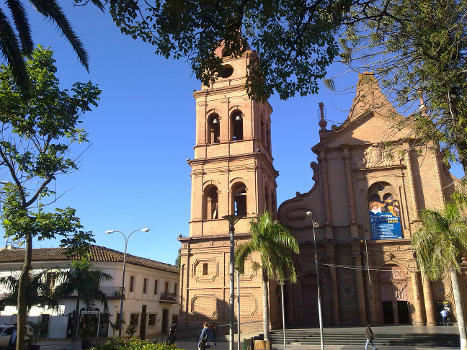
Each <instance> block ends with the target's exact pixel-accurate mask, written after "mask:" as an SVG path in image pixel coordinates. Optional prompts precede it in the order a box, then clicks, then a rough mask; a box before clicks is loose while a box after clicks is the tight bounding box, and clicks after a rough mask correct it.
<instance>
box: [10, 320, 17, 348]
mask: <svg viewBox="0 0 467 350" xmlns="http://www.w3.org/2000/svg"><path fill="white" fill-rule="evenodd" d="M17 335H18V332H17V331H16V324H15V325H14V326H13V332H12V333H11V336H10V341H9V342H8V349H16V336H17Z"/></svg>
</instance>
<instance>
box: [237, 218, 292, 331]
mask: <svg viewBox="0 0 467 350" xmlns="http://www.w3.org/2000/svg"><path fill="white" fill-rule="evenodd" d="M250 231H251V239H250V241H248V242H247V243H244V244H242V245H239V246H238V247H237V249H236V250H235V266H236V268H237V269H238V270H239V271H240V273H242V272H243V269H244V266H245V260H246V259H247V258H248V257H249V256H250V255H252V254H254V253H259V256H260V261H259V262H254V266H253V267H254V268H257V269H261V272H262V282H263V284H262V289H263V328H264V339H265V340H269V293H268V282H269V279H275V280H278V281H285V280H287V279H289V280H290V281H292V282H295V281H296V279H297V275H296V272H295V265H294V256H295V255H296V254H298V253H299V248H298V243H297V240H296V239H295V237H294V236H292V234H291V233H290V231H289V230H288V229H287V228H286V227H284V226H282V225H281V224H280V223H279V222H278V221H277V220H273V219H272V217H271V214H270V213H269V212H265V213H263V214H262V215H261V216H260V217H259V218H258V219H256V220H251V221H250Z"/></svg>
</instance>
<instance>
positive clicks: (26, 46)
mask: <svg viewBox="0 0 467 350" xmlns="http://www.w3.org/2000/svg"><path fill="white" fill-rule="evenodd" d="M24 2H25V1H24V0H6V1H5V8H2V7H3V6H2V7H0V52H1V53H2V54H3V57H4V58H5V59H6V61H7V62H8V65H9V66H10V68H11V71H12V74H13V77H14V79H15V81H16V83H17V84H18V86H19V87H20V88H21V89H22V91H23V95H24V96H25V97H29V94H30V93H29V88H30V81H29V78H30V77H29V76H28V73H27V68H26V64H25V62H24V57H23V55H27V56H30V55H31V54H32V52H33V49H34V43H33V40H32V35H31V29H30V27H29V20H28V17H27V15H26V11H25V9H24V6H23V3H24ZM29 2H30V3H31V4H32V5H33V6H34V8H35V9H36V10H37V12H39V13H40V14H41V15H43V16H44V17H46V18H47V19H49V20H51V21H52V22H53V23H54V24H56V25H57V28H58V29H59V30H60V31H61V32H62V34H63V36H64V37H65V38H66V39H67V40H68V42H69V43H70V44H71V46H72V47H73V49H74V50H75V52H76V54H77V55H78V58H79V60H80V62H81V64H82V65H83V66H84V67H86V69H87V70H89V65H88V54H87V53H86V50H85V49H84V47H83V44H82V42H81V40H80V39H79V37H78V36H77V35H76V34H75V32H74V31H73V28H72V26H71V24H70V22H69V21H68V19H67V17H66V16H65V14H64V13H63V10H62V9H61V7H60V6H59V5H58V3H57V1H56V0H29ZM76 2H78V1H76ZM91 2H92V3H93V4H94V5H96V6H97V7H98V8H100V9H101V10H103V9H104V6H103V3H102V2H101V1H100V0H91ZM6 8H8V10H9V11H8V12H9V15H10V17H11V20H13V23H11V20H10V18H9V16H8V15H7V13H8V12H7V11H6ZM13 24H14V25H13ZM15 30H16V31H15Z"/></svg>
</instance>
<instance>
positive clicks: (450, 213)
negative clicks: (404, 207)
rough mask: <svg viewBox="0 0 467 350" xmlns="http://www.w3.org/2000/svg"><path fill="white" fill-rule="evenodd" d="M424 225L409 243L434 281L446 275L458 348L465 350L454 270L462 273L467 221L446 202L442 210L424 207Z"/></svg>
mask: <svg viewBox="0 0 467 350" xmlns="http://www.w3.org/2000/svg"><path fill="white" fill-rule="evenodd" d="M421 220H422V223H423V226H422V227H421V228H420V229H419V230H418V231H417V232H415V234H414V236H413V237H412V244H413V246H414V247H415V249H416V253H417V255H416V256H417V260H418V262H419V264H420V265H421V266H422V268H423V270H424V271H425V273H426V274H427V276H428V277H429V278H430V279H432V280H436V279H439V278H441V277H443V276H444V275H446V274H449V275H450V277H451V284H452V289H453V294H454V302H455V304H456V314H457V326H458V328H459V336H460V339H461V349H462V350H465V349H466V346H467V342H466V329H465V314H464V310H465V309H464V307H463V305H462V297H461V292H460V288H459V280H458V277H457V273H458V272H459V273H460V272H461V268H460V263H461V260H462V255H463V254H465V252H466V249H467V238H466V235H467V223H466V220H465V217H463V216H462V214H461V213H460V211H459V208H458V206H457V205H456V204H454V203H447V204H446V206H445V208H444V211H442V212H440V211H436V210H424V211H423V212H422V213H421Z"/></svg>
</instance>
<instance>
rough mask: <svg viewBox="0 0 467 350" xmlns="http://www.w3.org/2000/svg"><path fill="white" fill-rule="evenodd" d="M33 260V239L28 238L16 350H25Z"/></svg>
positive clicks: (19, 302) (19, 297) (19, 289)
mask: <svg viewBox="0 0 467 350" xmlns="http://www.w3.org/2000/svg"><path fill="white" fill-rule="evenodd" d="M31 259H32V237H31V235H27V236H26V249H25V251H24V262H23V267H22V269H21V275H20V277H19V285H18V305H17V307H18V318H17V320H16V329H17V330H16V331H17V334H16V350H23V349H24V348H25V347H24V336H25V335H26V319H27V317H28V308H27V305H26V303H27V300H26V298H27V297H26V291H27V289H28V288H29V272H30V271H31Z"/></svg>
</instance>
